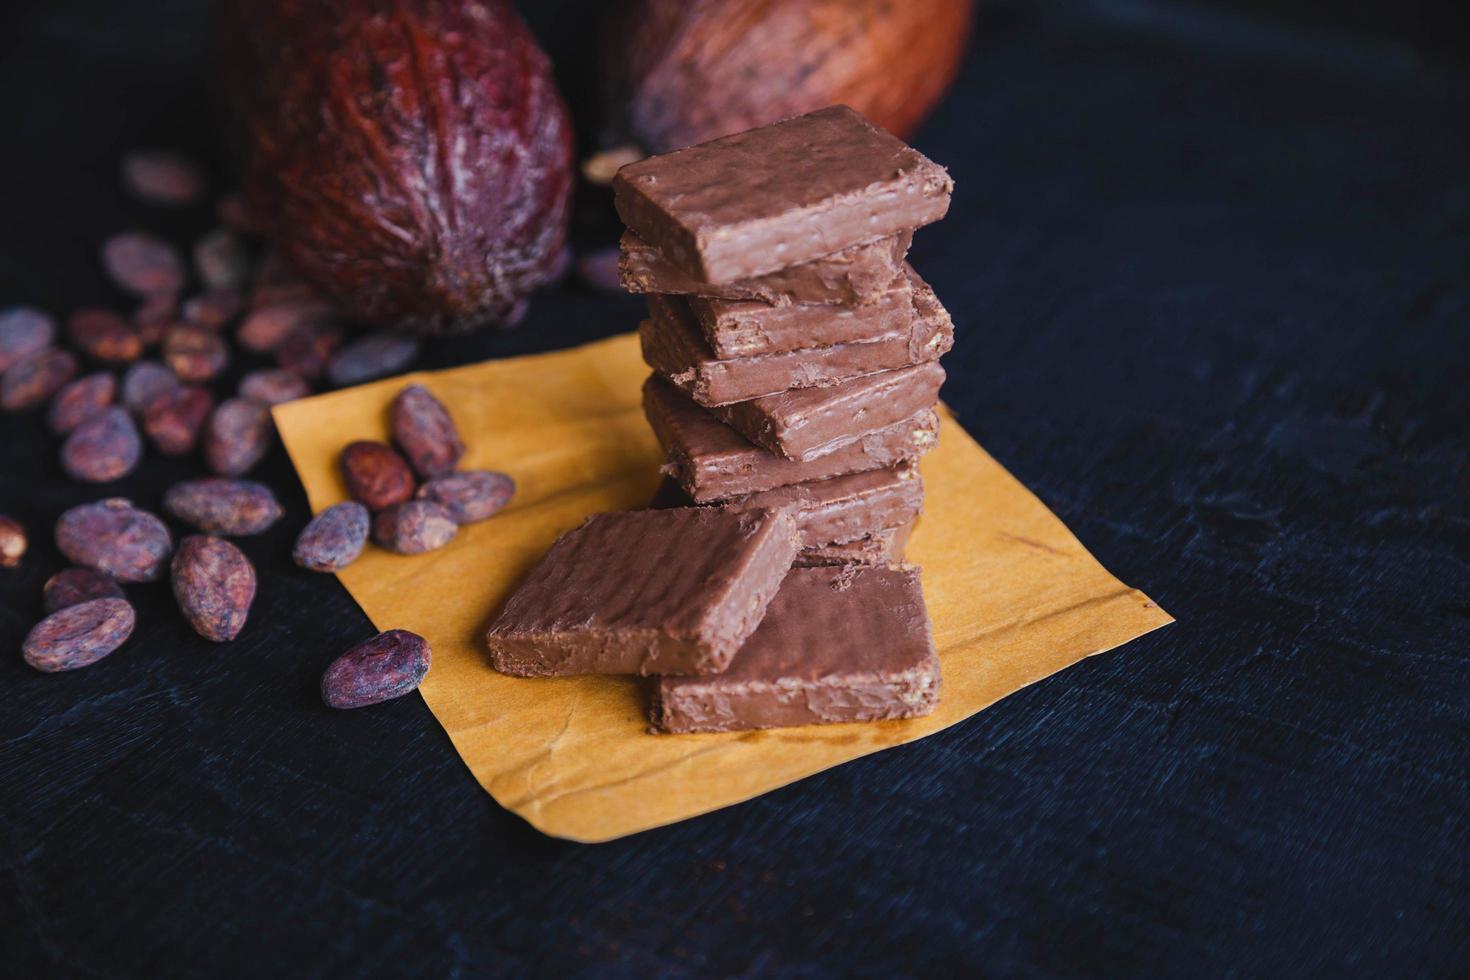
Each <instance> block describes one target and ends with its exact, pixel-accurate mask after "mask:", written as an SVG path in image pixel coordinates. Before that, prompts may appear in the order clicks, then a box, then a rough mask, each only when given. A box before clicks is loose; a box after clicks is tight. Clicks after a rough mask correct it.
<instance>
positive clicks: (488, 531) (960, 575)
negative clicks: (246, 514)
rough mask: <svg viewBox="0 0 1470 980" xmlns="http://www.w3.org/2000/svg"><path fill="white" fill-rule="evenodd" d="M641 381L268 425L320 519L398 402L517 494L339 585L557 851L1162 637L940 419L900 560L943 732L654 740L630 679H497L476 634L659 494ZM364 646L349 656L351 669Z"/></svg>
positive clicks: (534, 384)
mask: <svg viewBox="0 0 1470 980" xmlns="http://www.w3.org/2000/svg"><path fill="white" fill-rule="evenodd" d="M647 373H648V369H647V368H646V367H644V365H643V363H642V361H641V359H640V357H639V351H638V341H637V338H636V336H634V335H632V334H628V335H624V336H620V337H615V338H612V339H610V340H606V341H601V342H598V343H595V344H590V345H587V346H584V347H579V348H575V349H572V350H566V351H560V352H557V353H552V354H542V355H536V356H532V357H520V358H515V359H510V360H498V361H489V362H486V363H483V364H475V365H470V366H468V367H462V368H456V369H454V370H449V371H440V372H435V373H420V374H415V375H410V376H406V377H400V378H394V379H391V380H388V381H382V382H377V383H374V384H369V385H363V386H361V387H358V388H352V389H348V390H346V391H340V392H336V393H333V394H328V395H321V396H319V397H315V398H309V399H304V400H302V401H298V402H293V403H290V404H287V405H282V406H279V407H277V408H276V409H275V418H276V424H277V426H278V427H279V429H280V432H281V436H282V438H283V440H284V441H285V444H286V449H287V450H288V452H289V453H290V455H291V459H292V460H293V462H294V463H295V465H296V469H297V471H298V472H299V473H300V475H301V480H302V483H303V484H304V485H305V487H306V492H307V496H308V498H309V499H310V501H311V506H312V509H313V510H314V511H319V510H321V509H322V508H324V507H327V506H328V505H330V504H334V503H337V502H338V501H340V500H343V499H346V491H345V489H344V488H343V485H342V482H341V479H340V477H339V475H338V472H337V467H336V461H337V457H338V453H339V452H340V451H341V449H342V447H343V446H344V445H345V444H346V443H347V442H349V441H351V440H353V439H386V438H387V437H388V421H387V411H388V406H389V404H390V402H391V401H392V399H393V396H394V395H395V394H396V393H397V392H398V391H399V390H400V389H401V388H402V387H403V386H404V385H405V384H406V383H408V382H410V381H417V382H420V383H422V384H424V385H426V386H427V387H428V388H429V389H430V390H432V391H433V392H434V393H435V394H436V395H437V396H438V397H439V398H440V399H442V400H443V401H444V403H445V404H446V405H448V406H449V409H450V411H451V412H452V413H453V414H454V417H455V419H456V420H457V421H458V423H459V426H460V429H461V430H462V432H463V434H464V436H465V441H466V442H467V443H468V444H469V452H468V454H467V455H466V457H465V460H464V463H463V464H462V468H464V469H498V470H503V471H505V472H507V473H509V474H511V476H513V477H514V478H515V481H516V486H517V488H518V489H517V493H516V497H515V500H514V501H513V502H512V504H511V506H510V507H508V508H507V509H506V510H504V511H502V512H501V513H500V514H498V515H496V516H495V517H494V518H492V519H490V520H488V521H485V522H483V523H480V524H475V525H471V526H468V527H465V528H463V529H461V531H460V533H459V535H458V537H457V538H455V540H454V541H453V542H451V543H450V544H449V545H448V546H447V547H445V548H443V549H441V550H439V551H436V552H432V553H430V554H426V555H420V556H417V557H400V556H397V555H393V554H390V553H388V552H386V551H383V550H381V549H378V548H376V547H372V546H370V547H369V548H368V550H367V552H366V553H365V554H364V555H363V556H362V558H360V559H359V560H358V561H357V562H356V563H354V564H353V565H351V566H350V567H348V568H346V569H345V570H343V571H342V572H341V573H340V578H341V580H342V584H343V585H345V586H346V587H347V590H348V591H349V592H350V593H351V594H352V596H353V598H355V599H356V600H357V602H358V603H359V604H360V605H361V606H362V608H363V610H364V611H365V612H366V613H367V615H368V617H369V618H370V619H372V621H373V623H374V624H375V625H376V626H377V627H378V628H379V629H395V628H398V629H407V630H412V631H413V632H415V633H418V634H420V635H422V636H423V637H425V638H426V639H427V640H428V641H429V643H430V645H431V646H432V648H433V667H432V669H431V670H430V672H429V675H428V677H427V678H426V679H425V680H424V683H423V686H422V689H421V690H422V694H423V697H424V700H425V701H426V702H427V703H428V706H429V708H430V710H431V711H433V713H434V716H435V717H436V718H437V719H438V720H439V723H440V724H441V725H443V726H444V730H445V731H446V732H447V733H448V734H449V737H450V739H451V740H452V741H453V743H454V746H455V748H456V749H457V750H458V752H459V754H460V756H461V757H462V758H463V759H464V761H465V764H466V765H468V766H469V768H470V771H471V772H472V773H473V774H474V776H475V778H476V779H477V780H479V782H480V784H481V785H482V786H484V787H485V789H487V790H489V792H490V794H491V795H492V796H494V797H495V799H496V800H497V801H498V802H499V803H500V804H501V805H502V806H504V807H506V808H507V809H510V810H512V811H514V812H516V813H518V814H520V815H521V816H522V817H524V818H525V819H526V820H528V821H530V823H531V824H532V825H534V826H535V827H537V828H538V829H539V830H541V831H543V832H545V833H547V834H552V835H554V836H557V837H565V838H570V839H572V840H579V841H604V840H609V839H612V838H615V837H621V836H623V835H625V834H631V833H634V832H636V831H640V830H645V829H648V828H650V827H657V826H659V825H661V824H667V823H672V822H674V821H677V820H683V819H685V818H687V817H692V816H695V815H697V814H701V813H706V812H708V811H710V810H714V809H717V808H719V807H724V806H729V805H730V804H732V803H739V802H741V801H742V800H747V799H750V798H751V797H753V796H757V795H759V794H761V793H765V792H768V791H770V790H773V789H775V788H777V787H779V786H783V785H785V784H787V783H790V782H792V781H794V780H797V779H801V778H802V777H803V776H809V775H811V774H812V773H815V772H819V771H820V770H823V769H826V768H828V767H829V766H835V765H837V764H838V763H841V762H847V761H849V760H851V759H856V758H858V757H859V756H863V755H867V754H868V753H869V752H876V751H878V750H880V749H886V748H890V747H892V746H895V745H901V744H903V743H905V742H912V741H914V740H915V739H919V738H923V737H924V736H925V735H928V734H931V733H932V732H936V731H939V730H940V729H941V728H945V727H947V726H949V725H953V724H955V723H956V722H959V721H962V720H963V719H965V718H968V717H969V716H970V715H972V714H974V713H975V712H977V711H979V710H981V709H982V708H984V707H986V706H987V705H990V704H993V703H994V702H996V701H997V700H999V699H1000V698H1003V697H1005V696H1006V695H1007V694H1010V693H1012V692H1014V691H1017V690H1019V689H1020V688H1022V687H1024V686H1026V685H1027V684H1031V683H1033V682H1035V681H1037V680H1040V679H1041V678H1043V677H1046V676H1047V675H1048V674H1051V673H1054V672H1056V671H1058V670H1061V669H1062V668H1064V667H1067V666H1069V665H1071V664H1074V663H1076V662H1077V661H1079V660H1081V659H1082V658H1084V657H1087V656H1091V655H1092V654H1095V653H1100V652H1102V651H1104V650H1108V649H1111V648H1112V647H1115V646H1117V645H1118V644H1120V643H1124V642H1126V641H1128V640H1130V639H1132V638H1133V637H1136V636H1138V635H1140V634H1142V633H1146V632H1148V631H1149V630H1153V629H1157V628H1158V627H1160V626H1163V625H1165V624H1166V623H1169V622H1171V619H1170V617H1169V616H1168V614H1166V613H1165V612H1164V611H1163V610H1162V609H1160V608H1159V607H1158V606H1156V605H1154V604H1153V603H1152V602H1151V601H1149V599H1148V597H1147V596H1145V595H1144V594H1143V593H1141V592H1139V591H1138V590H1136V589H1131V588H1129V587H1128V586H1126V585H1123V584H1122V583H1121V582H1119V581H1118V580H1116V579H1115V578H1113V577H1112V576H1111V575H1109V574H1108V573H1107V571H1106V570H1105V569H1104V568H1103V567H1102V566H1101V565H1099V564H1098V563H1097V562H1096V561H1095V560H1094V559H1093V558H1092V556H1091V555H1089V554H1088V553H1087V551H1086V550H1085V549H1084V548H1083V547H1082V546H1081V544H1079V543H1078V541H1077V539H1076V538H1074V537H1073V536H1072V534H1071V533H1070V532H1069V531H1068V530H1067V528H1066V527H1065V526H1063V524H1062V522H1061V521H1059V520H1058V519H1057V518H1056V517H1055V516H1053V515H1052V513H1051V512H1050V511H1048V510H1047V509H1046V507H1045V506H1044V505H1043V504H1042V503H1041V502H1040V501H1039V500H1037V499H1036V498H1035V497H1033V496H1032V495H1031V494H1030V493H1029V492H1028V491H1027V490H1026V488H1025V487H1023V486H1021V484H1020V483H1018V482H1017V481H1016V480H1015V479H1014V478H1013V477H1011V475H1010V474H1009V473H1007V472H1006V471H1005V470H1004V469H1002V468H1001V467H1000V465H999V464H997V463H996V462H995V460H993V459H991V458H990V457H989V456H988V455H986V453H985V451H984V450H982V449H981V448H980V447H979V446H978V445H977V444H976V443H975V442H974V440H972V439H971V438H970V437H969V436H968V435H967V434H966V433H965V431H964V430H963V429H962V428H961V427H960V426H959V425H958V424H957V423H956V422H955V421H954V420H953V418H952V417H948V416H946V418H945V420H944V426H943V431H942V433H941V436H940V440H939V446H938V448H936V449H935V450H934V451H933V452H932V453H930V454H929V455H928V456H927V457H925V459H924V462H923V475H924V483H925V487H926V489H927V492H928V496H927V500H926V503H925V510H924V516H923V518H922V519H921V520H920V522H919V527H918V530H917V531H916V533H915V534H914V537H913V540H912V543H911V544H910V547H909V552H908V554H909V560H910V561H912V562H914V563H915V564H917V565H919V566H921V567H922V569H923V582H924V594H925V596H926V597H927V599H928V603H929V612H930V615H931V616H932V618H933V623H934V636H935V641H936V643H937V644H938V647H939V656H940V661H941V665H942V670H943V697H942V700H941V702H940V706H939V710H938V711H937V712H936V713H935V714H933V715H931V716H929V717H927V718H919V719H913V720H908V721H891V722H879V723H876V724H849V725H828V726H811V727H806V728H786V729H774V730H768V731H761V732H746V733H731V734H722V735H651V734H648V732H647V721H646V718H645V714H644V712H645V706H646V701H645V689H644V688H643V687H642V686H641V684H642V683H644V682H640V681H639V680H637V679H635V678H623V677H570V678H550V679H525V678H516V677H506V676H503V675H501V674H498V673H496V672H495V671H494V670H492V669H491V668H490V666H489V663H488V660H487V658H486V655H485V651H484V645H483V641H482V634H483V633H484V630H485V627H486V625H487V624H488V622H489V620H490V618H491V616H492V615H493V614H494V613H495V612H496V611H497V610H498V609H499V606H500V604H501V603H502V602H503V601H504V599H505V598H506V597H507V596H508V595H509V593H510V591H511V590H512V589H513V588H514V586H515V584H516V582H517V581H518V580H519V579H520V577H521V576H522V575H523V574H524V573H525V571H526V570H527V569H528V568H529V566H530V565H531V564H532V563H533V562H534V561H535V560H536V559H537V558H539V557H540V555H541V554H542V552H543V551H545V549H546V548H547V547H548V546H549V545H550V544H551V542H552V540H553V539H554V538H555V537H556V536H557V535H558V534H560V533H561V532H563V531H565V530H567V529H569V528H571V527H574V526H575V525H576V524H578V523H579V522H580V521H581V520H582V518H583V517H585V516H586V515H588V514H591V513H594V512H597V511H606V510H618V509H625V508H632V507H641V506H644V505H645V504H646V503H647V501H648V500H649V498H650V497H651V495H652V494H653V491H654V489H655V486H656V484H657V483H658V479H659V477H658V467H659V464H660V462H661V458H660V455H659V452H658V446H657V443H656V442H655V440H654V438H653V435H652V434H651V433H650V431H649V429H648V426H647V424H646V423H645V422H644V419H643V413H642V411H641V409H640V407H639V388H640V385H641V384H642V382H643V379H644V377H645V376H646V375H647ZM359 639H362V638H361V637H344V638H343V646H344V648H345V647H346V646H347V645H349V642H353V641H356V640H359ZM855 641H857V642H860V640H857V639H856V638H855Z"/></svg>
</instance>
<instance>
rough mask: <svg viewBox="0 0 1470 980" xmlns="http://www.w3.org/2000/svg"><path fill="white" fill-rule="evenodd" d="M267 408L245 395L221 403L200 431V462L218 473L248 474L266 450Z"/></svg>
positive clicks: (271, 431) (270, 428) (269, 428)
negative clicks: (201, 435)
mask: <svg viewBox="0 0 1470 980" xmlns="http://www.w3.org/2000/svg"><path fill="white" fill-rule="evenodd" d="M274 432H275V427H274V426H273V425H272V423H271V413H270V409H269V408H267V407H266V406H264V405H262V404H261V403H260V402H257V401H251V400H250V399H249V398H231V399H229V400H227V401H224V402H221V403H220V406H219V408H216V409H215V410H214V414H213V415H211V416H210V417H209V424H208V426H207V427H206V428H205V430H204V462H205V463H206V464H207V465H208V466H209V468H210V470H211V471H212V472H214V473H218V474H219V475H220V476H241V475H242V474H245V473H249V472H250V471H251V470H252V469H254V468H255V465H256V464H257V463H259V462H260V461H261V460H262V459H264V458H265V454H266V453H268V452H270V448H271V436H272V435H273V434H274Z"/></svg>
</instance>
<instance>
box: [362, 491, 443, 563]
mask: <svg viewBox="0 0 1470 980" xmlns="http://www.w3.org/2000/svg"><path fill="white" fill-rule="evenodd" d="M458 531H459V525H458V524H456V523H455V521H454V518H453V516H451V515H450V513H449V508H447V507H445V506H444V505H443V504H438V503H435V502H434V501H432V500H410V501H409V502H408V503H406V504H394V505H393V506H392V507H389V508H388V509H387V510H384V511H380V512H379V513H378V515H377V516H376V517H374V518H373V540H374V541H376V542H377V543H378V544H379V545H381V546H383V547H384V548H387V549H388V550H389V551H393V552H397V553H398V554H400V555H421V554H423V553H424V552H426V551H433V550H434V549H435V548H442V547H444V546H445V545H446V544H448V543H449V542H450V541H451V540H452V539H453V538H454V535H455V534H456V533H457V532H458Z"/></svg>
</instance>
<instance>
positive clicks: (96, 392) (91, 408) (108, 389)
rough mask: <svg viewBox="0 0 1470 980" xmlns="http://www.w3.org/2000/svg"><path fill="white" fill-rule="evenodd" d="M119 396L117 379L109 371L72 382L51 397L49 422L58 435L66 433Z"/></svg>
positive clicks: (48, 412) (47, 416) (47, 421)
mask: <svg viewBox="0 0 1470 980" xmlns="http://www.w3.org/2000/svg"><path fill="white" fill-rule="evenodd" d="M116 395H117V378H115V377H113V376H112V375H111V374H109V373H108V372H106V371H98V372H97V373H96V374H89V375H87V376H86V377H82V378H77V379H76V380H75V381H68V382H67V383H66V384H64V385H62V386H61V390H60V391H58V392H57V393H56V397H54V398H52V399H51V407H50V408H48V409H46V424H47V425H49V426H51V431H52V432H55V433H56V434H57V435H66V434H67V433H68V432H70V431H71V430H72V429H75V428H76V427H77V426H79V425H81V424H82V423H83V422H84V421H86V420H87V419H88V418H90V417H91V416H93V415H96V414H97V413H98V412H100V411H102V410H103V409H104V408H106V407H107V406H109V405H111V404H112V400H113V398H114V397H115V396H116Z"/></svg>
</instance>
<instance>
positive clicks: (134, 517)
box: [56, 497, 174, 582]
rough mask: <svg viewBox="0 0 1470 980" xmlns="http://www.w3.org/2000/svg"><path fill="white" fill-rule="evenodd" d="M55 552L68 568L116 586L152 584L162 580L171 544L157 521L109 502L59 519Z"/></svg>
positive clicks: (115, 500) (145, 513)
mask: <svg viewBox="0 0 1470 980" xmlns="http://www.w3.org/2000/svg"><path fill="white" fill-rule="evenodd" d="M56 547H57V548H59V549H60V550H61V553H62V554H63V555H65V556H66V557H67V558H68V559H69V560H70V561H71V562H72V564H74V565H81V566H82V567H83V568H90V569H92V570H93V571H97V572H101V573H102V574H103V575H107V576H109V577H111V578H114V579H116V580H117V581H119V582H154V581H157V580H158V578H159V577H160V576H162V575H163V569H164V566H165V564H166V563H167V562H168V556H169V555H170V554H172V553H173V548H174V543H173V538H172V537H170V535H169V533H168V527H167V526H165V525H164V523H163V521H161V520H159V519H158V518H157V517H156V516H155V515H153V514H150V513H148V511H146V510H140V509H139V508H137V507H134V506H133V504H132V502H131V501H129V500H126V499H124V498H122V497H111V498H108V499H107V500H99V501H97V502H96V503H91V504H81V505H79V506H77V507H73V508H71V509H70V510H68V511H67V512H66V513H64V514H62V515H61V517H60V518H58V519H57V521H56Z"/></svg>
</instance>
